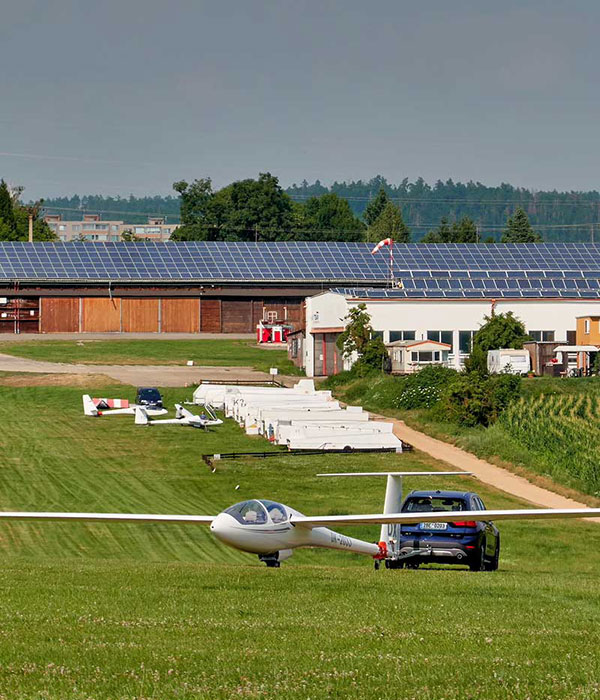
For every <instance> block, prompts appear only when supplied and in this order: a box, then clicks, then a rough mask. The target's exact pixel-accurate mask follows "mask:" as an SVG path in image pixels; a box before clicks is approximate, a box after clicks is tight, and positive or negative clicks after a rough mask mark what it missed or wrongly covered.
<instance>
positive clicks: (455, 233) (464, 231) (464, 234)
mask: <svg viewBox="0 0 600 700" xmlns="http://www.w3.org/2000/svg"><path fill="white" fill-rule="evenodd" d="M478 240H479V236H478V233H477V226H476V224H475V222H474V221H473V220H472V219H470V218H469V217H468V216H463V218H462V219H461V220H460V221H455V222H454V223H453V224H452V241H451V242H452V243H477V242H478Z"/></svg>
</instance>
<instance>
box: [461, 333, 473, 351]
mask: <svg viewBox="0 0 600 700" xmlns="http://www.w3.org/2000/svg"><path fill="white" fill-rule="evenodd" d="M475 333H476V331H458V351H459V352H460V353H461V354H463V355H468V354H469V353H470V352H471V343H472V342H473V335H474V334H475Z"/></svg>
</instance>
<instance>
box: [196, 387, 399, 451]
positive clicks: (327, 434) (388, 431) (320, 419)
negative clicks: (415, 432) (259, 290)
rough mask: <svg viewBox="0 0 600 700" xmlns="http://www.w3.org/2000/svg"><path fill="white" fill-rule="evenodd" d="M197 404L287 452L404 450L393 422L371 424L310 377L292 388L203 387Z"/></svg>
mask: <svg viewBox="0 0 600 700" xmlns="http://www.w3.org/2000/svg"><path fill="white" fill-rule="evenodd" d="M194 403H198V404H204V405H212V407H219V408H221V409H222V410H224V411H225V415H226V416H228V417H230V418H234V419H235V420H236V421H237V422H238V423H239V424H240V426H242V427H243V428H244V429H245V431H246V433H247V434H248V435H259V434H260V435H263V436H264V437H265V438H267V439H268V440H270V441H272V442H277V443H278V444H280V445H285V446H287V447H288V448H289V449H299V450H315V449H316V450H353V449H364V450H369V449H394V450H396V451H397V452H401V451H402V441H401V440H400V439H398V438H397V437H396V436H395V435H394V434H393V426H392V424H391V423H382V422H379V421H371V420H370V417H369V414H368V413H367V412H365V411H363V410H362V408H361V407H360V406H349V407H346V408H342V407H341V406H340V403H339V401H336V400H335V399H334V398H333V397H332V395H331V392H330V391H318V390H316V389H315V386H314V382H313V381H312V380H311V379H308V380H307V379H303V380H300V381H299V382H298V383H297V384H296V385H295V386H294V387H292V388H284V387H256V386H237V385H212V384H201V385H200V386H199V387H198V388H197V389H196V390H195V391H194Z"/></svg>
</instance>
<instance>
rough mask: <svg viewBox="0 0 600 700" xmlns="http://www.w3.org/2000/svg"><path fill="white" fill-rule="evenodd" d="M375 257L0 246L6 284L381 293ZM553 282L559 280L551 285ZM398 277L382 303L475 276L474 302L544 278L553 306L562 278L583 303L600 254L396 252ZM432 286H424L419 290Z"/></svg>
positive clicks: (352, 251)
mask: <svg viewBox="0 0 600 700" xmlns="http://www.w3.org/2000/svg"><path fill="white" fill-rule="evenodd" d="M371 249H372V244H371V243H341V242H296V241H284V242H277V243H245V242H224V241H193V242H181V243H175V242H172V243H170V242H169V243H154V242H135V243H120V242H119V243H88V242H85V243H33V244H32V243H27V242H6V241H5V242H0V280H10V281H13V280H19V281H53V282H60V281H65V282H80V281H87V282H94V281H113V282H118V281H120V282H162V283H165V282H167V283H168V282H174V283H175V282H201V283H240V282H244V281H247V280H248V281H252V282H263V283H283V282H294V283H311V282H318V283H330V284H331V283H341V284H348V285H352V286H357V285H362V286H367V285H370V284H374V285H377V284H384V283H385V281H386V280H387V279H388V278H389V257H388V255H387V254H386V252H385V251H384V252H379V253H376V254H375V255H372V254H371ZM569 271H570V272H569ZM550 273H552V275H556V277H553V276H550V277H548V275H550ZM394 275H395V277H397V278H400V279H401V280H402V281H403V284H404V289H401V290H393V292H392V291H389V292H387V291H386V290H380V293H382V294H384V295H385V294H388V293H389V294H396V295H398V296H408V295H409V291H410V290H414V294H413V291H410V295H414V296H431V295H432V294H431V292H433V291H434V290H437V291H436V294H437V295H438V296H447V295H446V294H444V292H445V291H447V290H449V289H454V287H449V286H444V285H445V283H446V282H448V283H450V282H451V281H452V280H459V279H469V280H471V281H473V282H474V281H477V280H476V277H477V276H479V277H481V278H486V281H485V285H484V286H481V287H480V286H474V287H473V288H472V289H470V288H468V287H465V288H464V290H465V292H466V291H469V294H466V293H465V294H463V296H471V295H473V296H480V295H481V293H482V292H483V291H484V290H485V289H487V287H488V286H489V287H490V288H491V287H492V286H494V285H492V284H491V280H492V279H499V280H500V279H501V280H504V281H506V280H509V283H510V285H511V286H510V287H509V289H512V288H513V287H515V285H517V286H519V287H520V288H521V287H523V289H525V288H526V287H525V286H524V282H523V281H522V280H525V281H527V280H528V281H530V282H534V281H536V280H537V278H538V277H539V278H541V279H543V280H544V279H545V280H547V279H553V280H555V283H554V285H551V287H552V293H553V295H554V296H557V294H556V292H557V291H560V290H561V288H560V285H559V286H557V285H556V279H557V278H560V279H562V280H563V281H564V282H565V283H566V282H567V280H572V279H577V280H578V282H587V283H588V286H587V287H582V286H575V287H567V285H565V287H566V288H568V289H569V296H573V295H575V296H577V295H578V294H576V293H575V292H576V291H577V290H579V291H580V292H581V294H579V296H583V295H587V293H588V292H591V291H592V290H593V289H596V288H597V287H591V286H589V285H591V284H592V283H597V282H598V279H593V278H600V245H595V244H577V243H538V244H497V245H493V244H492V245H490V244H480V245H477V244H468V243H463V244H461V243H455V244H418V243H413V244H410V243H409V244H396V245H395V246H394ZM561 275H562V277H561ZM565 275H568V276H569V277H565ZM533 277H536V280H534V279H533ZM584 277H585V279H583V278H584ZM408 278H411V279H412V280H413V281H414V285H413V287H409V285H408V282H407V280H408ZM427 278H429V279H428V282H426V283H423V282H422V280H426V279H427ZM590 278H592V279H590ZM515 279H516V280H521V281H520V282H515ZM420 280H421V281H420ZM442 282H443V283H444V285H442V284H441V283H442ZM488 282H490V284H489V285H488ZM421 284H425V286H420V285H421ZM536 284H537V281H536ZM436 285H437V286H436ZM546 288H547V287H545V286H541V287H540V286H535V287H533V288H531V287H530V288H529V290H530V291H531V292H532V294H531V296H542V295H543V293H542V292H544V290H545V289H546ZM505 289H507V288H506V287H503V286H502V285H501V284H499V283H498V284H496V286H495V287H494V290H495V291H494V295H495V296H503V295H504V294H503V290H505ZM471 291H472V292H473V294H471ZM439 292H442V294H439ZM584 293H585V294H584ZM594 295H595V293H594ZM558 296H560V294H559V295H558Z"/></svg>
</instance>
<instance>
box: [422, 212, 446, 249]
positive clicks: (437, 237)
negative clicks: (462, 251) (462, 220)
mask: <svg viewBox="0 0 600 700" xmlns="http://www.w3.org/2000/svg"><path fill="white" fill-rule="evenodd" d="M451 235H452V229H451V228H450V224H449V223H448V219H447V218H446V217H445V216H443V217H442V218H441V219H440V225H439V226H438V227H437V228H436V229H435V230H434V231H429V232H428V233H426V234H425V236H423V238H422V239H421V243H449V242H450V237H451Z"/></svg>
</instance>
